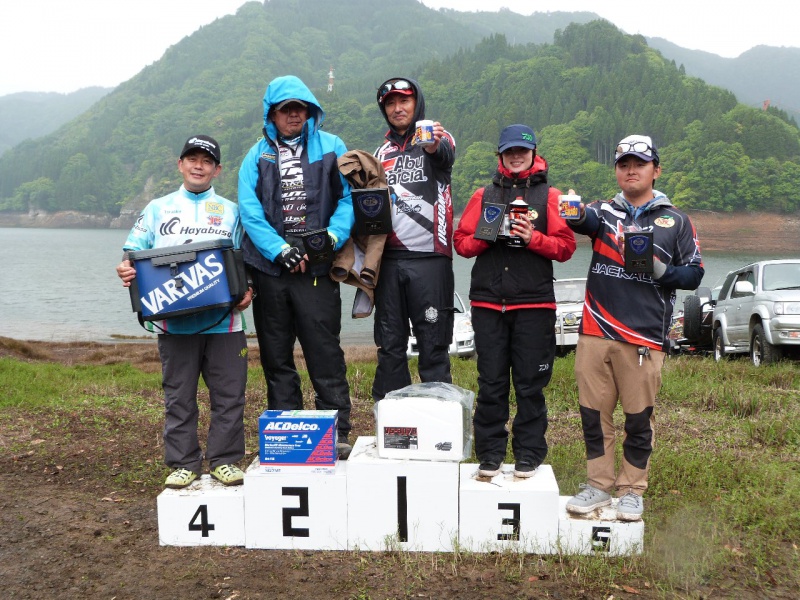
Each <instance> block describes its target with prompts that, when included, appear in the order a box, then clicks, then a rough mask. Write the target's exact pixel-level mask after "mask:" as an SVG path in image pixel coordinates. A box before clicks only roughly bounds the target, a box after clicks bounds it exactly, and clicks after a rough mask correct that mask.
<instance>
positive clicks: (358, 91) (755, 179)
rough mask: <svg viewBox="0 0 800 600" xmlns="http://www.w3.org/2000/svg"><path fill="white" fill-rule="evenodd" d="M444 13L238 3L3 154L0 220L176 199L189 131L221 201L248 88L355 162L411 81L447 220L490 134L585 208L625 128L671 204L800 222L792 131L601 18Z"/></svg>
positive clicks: (407, 3)
mask: <svg viewBox="0 0 800 600" xmlns="http://www.w3.org/2000/svg"><path fill="white" fill-rule="evenodd" d="M451 12H452V11H434V10H431V9H428V8H426V7H424V6H423V5H421V4H419V3H418V2H416V1H415V0H396V1H395V2H393V3H391V4H390V5H388V4H386V3H384V2H380V1H379V0H350V1H349V2H348V4H347V11H343V10H342V9H341V5H340V3H334V2H329V0H271V1H268V2H266V3H264V4H263V5H262V4H260V3H256V2H252V3H248V4H246V5H244V6H243V7H242V8H241V9H240V10H239V11H238V12H237V14H236V15H232V16H228V17H224V18H222V19H219V20H217V21H215V22H213V23H211V24H210V25H207V26H205V27H203V28H201V29H200V30H199V31H197V32H196V33H195V34H194V35H192V36H190V37H188V38H185V39H184V40H182V41H181V42H180V43H178V44H176V45H175V46H173V47H171V48H170V49H169V50H168V51H167V52H166V53H165V55H164V57H163V58H162V59H161V60H160V61H158V62H156V63H154V64H152V65H150V66H148V67H147V68H145V69H144V70H143V71H142V72H141V73H139V74H138V75H137V76H136V77H134V78H132V79H131V80H129V81H127V82H125V83H123V84H122V85H120V86H119V87H117V88H116V89H115V90H114V91H113V92H112V93H110V94H109V95H107V96H105V97H104V98H103V99H102V100H100V102H98V103H97V104H96V105H95V106H94V107H92V109H91V110H89V111H88V112H86V113H85V114H83V115H81V116H80V117H79V118H77V119H76V120H75V121H73V122H72V123H70V124H69V125H67V126H66V127H64V128H62V129H61V130H59V131H58V132H56V133H54V134H53V135H51V136H48V137H47V138H45V139H43V140H37V141H31V142H25V143H23V144H21V145H19V146H17V147H15V148H14V149H12V150H11V151H9V152H7V153H6V154H5V155H4V156H3V157H2V158H0V210H11V211H27V210H31V209H33V210H36V209H44V210H59V209H72V210H80V211H93V212H107V213H111V214H117V213H118V212H119V210H120V208H121V207H122V206H123V205H125V204H126V203H130V202H131V201H132V199H134V198H135V197H139V199H140V201H145V200H147V199H149V198H152V197H155V196H158V195H160V194H163V193H166V192H168V191H171V190H172V189H174V188H175V187H176V186H177V184H178V183H179V181H180V180H179V177H177V173H176V169H175V157H176V153H177V150H178V149H179V148H180V146H181V144H182V143H183V141H184V140H185V139H186V137H187V136H188V135H190V134H191V133H196V132H205V133H208V134H210V135H213V136H214V137H216V138H217V139H218V140H219V141H220V142H221V143H222V146H223V148H222V150H223V159H224V171H223V176H222V177H221V178H220V179H219V180H218V183H217V184H216V187H217V190H218V191H219V192H220V193H222V194H223V195H225V196H227V197H229V198H232V199H235V198H236V181H237V177H236V173H237V170H238V166H239V164H240V163H241V160H242V158H243V156H244V154H245V152H246V151H247V150H248V148H249V147H250V146H251V145H252V144H253V143H254V141H255V140H256V139H257V137H258V136H259V135H260V131H261V127H262V119H263V114H262V104H261V99H262V96H263V93H264V89H265V86H266V84H267V82H268V81H269V80H271V79H272V78H273V77H276V76H278V75H284V74H289V73H291V74H294V75H297V76H299V77H300V78H301V79H303V80H304V81H305V82H306V83H307V84H308V85H309V87H311V88H312V89H313V90H314V92H315V94H316V95H317V97H318V99H319V100H320V102H321V103H322V105H323V107H324V109H325V110H326V113H327V117H326V121H325V129H326V130H327V131H330V132H332V133H335V134H337V135H339V136H341V137H342V139H343V140H344V141H345V142H346V143H347V145H348V147H349V148H361V149H365V150H368V151H372V150H373V149H374V148H375V147H377V146H378V145H379V143H380V141H381V138H382V136H383V133H384V132H385V130H386V125H385V123H384V121H383V119H382V118H381V117H380V113H379V111H378V108H377V106H376V104H375V90H376V87H377V85H378V84H379V83H380V82H382V81H383V80H384V79H386V78H387V77H391V76H409V77H415V78H416V79H418V80H419V81H420V82H421V84H422V86H423V90H424V92H425V95H426V104H427V107H428V116H429V118H434V119H436V120H439V121H441V122H442V123H443V124H444V125H445V127H447V129H448V130H450V131H451V132H452V133H453V134H454V136H455V139H456V141H457V156H458V159H457V162H456V166H455V169H454V201H455V204H456V210H459V208H460V207H463V206H464V204H465V203H466V201H467V200H468V198H469V196H470V194H471V193H472V191H473V190H474V188H475V187H477V186H478V185H483V184H485V183H486V182H487V181H488V177H489V175H490V173H491V172H493V170H494V168H495V166H496V158H495V157H494V150H495V148H496V143H497V137H498V134H499V132H500V130H501V129H502V127H504V126H505V125H508V124H510V123H516V122H524V123H528V124H530V125H531V126H532V127H533V128H534V130H535V131H536V132H537V135H538V137H539V149H540V154H542V155H543V156H545V157H546V158H547V160H548V161H549V163H550V173H551V177H550V179H551V182H552V183H553V184H554V185H556V186H558V187H561V188H562V189H567V188H568V187H573V188H575V189H576V190H578V192H579V193H581V194H582V195H583V196H584V197H586V198H600V197H610V195H611V194H612V193H613V192H614V190H615V182H614V177H613V172H612V169H611V167H610V164H611V162H612V160H613V150H614V145H615V144H616V141H617V140H619V139H620V138H621V137H623V136H624V135H626V134H628V133H632V132H639V133H649V134H650V135H652V136H653V137H654V139H655V140H656V143H657V144H658V145H659V147H660V150H661V155H662V159H663V165H664V176H663V177H662V179H661V180H660V181H659V184H658V187H659V189H661V190H662V191H664V192H666V193H667V194H668V195H669V196H670V197H671V198H672V199H673V201H674V202H675V203H676V204H678V205H680V206H684V207H690V208H692V207H693V208H704V209H712V210H721V211H737V210H774V211H783V212H790V211H796V210H797V209H798V208H800V189H796V188H797V186H796V185H795V182H796V181H797V179H798V176H800V133H799V132H798V129H797V126H796V125H795V124H794V122H793V121H792V120H791V119H789V118H788V116H787V114H786V113H785V112H783V111H780V110H776V109H774V108H770V109H768V110H766V111H762V110H757V109H754V108H751V107H747V106H744V105H741V104H737V101H736V98H735V97H734V95H733V94H732V93H730V92H727V91H724V90H722V89H720V88H717V87H713V86H709V85H707V84H706V83H704V82H703V81H701V80H699V79H696V78H692V77H688V76H687V75H686V74H685V73H684V72H683V69H682V68H681V67H680V66H679V65H677V66H676V63H675V62H674V61H672V60H667V59H665V58H664V57H663V56H662V55H661V54H660V53H658V52H657V51H655V50H653V49H651V48H649V47H648V46H647V43H646V41H645V39H644V38H642V37H641V36H629V35H626V34H623V33H622V32H620V31H619V30H618V29H617V28H615V27H614V26H613V25H611V24H610V23H608V22H606V21H602V20H596V21H592V22H589V23H586V24H570V25H565V26H563V28H560V29H559V30H558V31H557V32H556V35H555V37H554V38H551V39H552V40H553V41H552V43H525V44H521V43H519V41H520V40H519V37H518V36H517V38H516V41H517V43H516V44H514V43H513V40H512V39H510V38H509V36H507V35H492V36H490V37H488V38H485V39H483V40H481V37H482V34H481V33H480V32H479V31H476V30H475V29H473V28H472V27H471V26H470V25H469V24H468V22H466V21H465V20H464V19H463V18H462V17H461V16H458V15H455V16H454V15H453V14H451ZM482 14H483V13H482ZM511 14H513V13H511ZM555 14H556V13H554V15H555ZM503 16H504V15H503V13H502V12H501V13H499V14H498V17H500V18H502V17H503ZM505 16H508V15H505ZM564 18H565V19H567V18H568V17H566V16H565V17H564ZM513 19H515V20H520V21H523V22H524V20H525V19H526V17H519V16H516V17H513ZM289 23H291V27H289V26H287V24H289ZM331 67H333V68H334V69H335V75H336V79H335V86H334V90H333V92H330V93H329V92H327V90H326V88H327V83H328V71H329V69H330V68H331Z"/></svg>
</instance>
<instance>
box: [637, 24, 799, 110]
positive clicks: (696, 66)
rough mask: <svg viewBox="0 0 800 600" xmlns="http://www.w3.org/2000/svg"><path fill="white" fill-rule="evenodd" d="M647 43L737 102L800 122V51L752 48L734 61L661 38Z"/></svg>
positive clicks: (649, 39) (764, 47)
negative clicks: (778, 111) (775, 111)
mask: <svg viewBox="0 0 800 600" xmlns="http://www.w3.org/2000/svg"><path fill="white" fill-rule="evenodd" d="M647 43H648V44H649V45H650V47H652V48H655V49H656V50H658V51H659V52H661V53H662V54H663V55H664V56H666V57H667V58H670V59H672V60H674V61H675V63H676V64H678V65H683V66H684V68H685V70H686V73H687V74H688V75H693V76H694V77H699V78H700V79H702V80H704V81H705V82H706V83H710V84H712V85H718V86H721V87H724V88H725V89H728V90H731V91H732V92H733V93H734V94H736V98H737V99H738V100H739V101H740V102H744V103H745V104H749V105H751V106H757V107H761V106H763V105H764V103H765V102H768V103H769V104H770V105H772V106H776V107H778V108H780V109H782V110H785V111H786V112H787V113H788V114H789V115H790V116H791V117H793V118H794V119H795V121H798V120H800V48H773V47H770V46H756V47H755V48H751V49H750V50H748V51H747V52H744V53H742V55H741V56H738V57H737V58H723V57H721V56H717V55H716V54H711V53H709V52H702V51H700V50H687V49H686V48H681V47H680V46H676V45H675V44H673V43H672V42H669V41H667V40H665V39H661V38H647Z"/></svg>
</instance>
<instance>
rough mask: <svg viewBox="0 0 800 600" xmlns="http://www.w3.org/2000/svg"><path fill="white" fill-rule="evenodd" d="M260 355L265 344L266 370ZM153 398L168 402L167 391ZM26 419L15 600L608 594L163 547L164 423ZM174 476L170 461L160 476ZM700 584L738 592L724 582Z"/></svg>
mask: <svg viewBox="0 0 800 600" xmlns="http://www.w3.org/2000/svg"><path fill="white" fill-rule="evenodd" d="M692 218H693V219H694V221H695V225H696V227H697V229H698V232H699V237H700V240H701V244H702V245H703V248H704V249H708V250H722V249H730V248H732V247H735V248H737V249H740V250H741V251H743V252H745V251H747V250H750V249H756V248H757V249H759V250H767V251H770V252H776V253H777V252H796V251H797V243H798V240H800V219H799V218H797V217H792V218H787V217H772V216H768V215H767V216H759V217H757V218H756V217H754V216H735V217H734V216H728V215H715V214H709V213H693V214H692ZM347 353H348V357H353V356H355V355H356V354H359V355H360V356H361V358H362V359H364V358H365V357H368V356H370V355H371V356H374V349H372V348H361V349H356V348H348V349H347ZM2 356H14V357H16V358H20V359H22V360H26V361H31V362H34V363H37V364H45V363H49V362H57V363H61V364H66V365H81V364H114V363H117V362H130V363H131V364H133V365H134V366H136V367H137V368H140V369H142V370H144V371H147V372H158V371H159V368H160V367H159V362H158V354H157V350H156V347H155V344H154V343H143V344H131V343H125V344H110V345H109V344H95V343H69V344H67V343H64V344H59V343H46V342H18V341H14V340H8V339H3V338H0V357H2ZM257 357H258V353H257V349H252V352H251V357H250V359H251V361H252V363H251V364H252V365H253V366H257V365H258V362H257ZM0 393H2V392H1V391H0ZM147 401H148V402H152V403H153V405H154V407H156V408H157V407H158V406H159V404H160V402H161V399H160V397H153V398H148V399H147ZM248 404H251V405H256V404H257V405H259V406H261V405H262V404H263V398H252V402H251V398H248ZM104 410H105V411H106V412H104ZM253 410H255V409H253ZM356 412H357V413H358V414H357V415H355V419H354V433H355V434H356V435H372V423H371V421H370V419H371V413H370V411H369V410H367V409H366V408H362V409H361V410H359V411H356ZM87 414H88V411H87ZM13 415H14V416H13V419H0V423H2V426H0V468H2V476H0V583H2V590H3V591H2V596H3V597H5V598H30V599H39V598H48V599H55V598H105V599H109V600H111V599H116V600H123V599H137V600H140V599H162V598H164V599H168V598H170V599H171V598H224V599H227V600H234V599H260V598H269V599H270V600H279V599H294V598H303V599H309V600H314V599H317V598H348V599H349V598H356V599H357V598H361V599H367V598H373V599H378V598H465V599H472V598H509V599H510V598H542V597H551V598H563V599H568V598H597V597H604V598H605V597H608V594H607V593H603V594H602V595H599V592H598V590H592V589H591V586H587V585H586V584H585V583H582V582H581V581H580V580H579V578H576V577H572V578H570V577H569V573H566V574H561V575H562V576H561V577H559V576H557V574H555V573H554V572H553V569H552V568H551V567H547V566H543V565H542V564H541V563H539V562H537V559H536V557H530V558H529V559H528V561H527V563H526V565H525V567H524V569H522V576H521V577H518V578H512V577H508V572H509V569H508V568H506V567H504V566H503V565H502V564H501V562H502V561H503V560H504V559H503V557H499V556H491V555H486V556H482V557H471V558H470V559H468V560H461V559H458V558H456V557H453V556H444V557H443V556H437V555H432V556H430V557H423V558H420V559H416V560H410V559H409V558H408V557H407V556H403V555H402V553H400V554H396V553H368V554H364V553H356V552H309V551H276V550H246V549H244V548H178V547H161V546H159V545H158V526H157V516H156V502H155V498H156V496H157V495H158V493H160V492H161V488H160V486H159V483H158V482H155V481H154V480H151V481H131V480H130V478H129V477H126V472H127V471H128V468H129V467H130V466H131V465H141V464H142V463H147V464H153V465H154V469H155V468H156V467H158V468H159V469H160V460H161V453H162V451H163V448H162V446H161V444H160V443H159V440H160V433H161V431H160V429H161V426H160V424H157V423H142V422H140V421H139V420H136V418H135V416H134V415H133V413H130V414H125V412H124V411H115V412H114V413H113V414H109V413H108V412H107V409H99V410H96V411H94V412H93V416H95V417H98V418H103V419H106V420H107V421H108V422H109V423H112V424H113V425H114V427H113V430H111V431H103V430H99V429H98V428H97V427H96V426H93V425H92V423H91V422H87V421H86V415H82V414H75V413H71V414H61V413H59V414H58V415H54V416H53V418H52V420H48V419H47V418H46V417H44V418H43V416H42V415H41V414H33V413H30V414H29V413H25V412H21V411H14V412H13ZM0 417H2V415H0ZM11 448H14V449H16V450H14V451H11V450H10V449H11ZM19 448H24V450H23V451H19ZM251 459H252V457H250V458H248V459H245V460H247V461H248V462H249V460H251ZM158 472H159V473H162V472H161V471H158ZM165 474H166V469H164V470H163V474H160V475H159V477H163V475H165ZM151 479H153V478H151ZM631 585H632V586H634V587H631V588H630V590H622V589H621V590H620V591H619V592H617V596H616V597H633V596H636V597H655V595H656V594H655V592H654V591H653V590H648V589H647V587H646V585H645V584H644V582H631ZM700 594H701V595H700V596H698V597H707V598H708V597H714V598H717V597H732V596H728V595H726V594H725V591H724V590H705V591H701V592H700ZM612 597H614V596H612ZM693 597H695V596H693Z"/></svg>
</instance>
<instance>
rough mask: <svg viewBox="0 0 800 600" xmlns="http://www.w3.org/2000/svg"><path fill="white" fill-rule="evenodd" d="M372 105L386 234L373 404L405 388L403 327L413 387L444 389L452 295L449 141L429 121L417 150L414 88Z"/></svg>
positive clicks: (420, 104) (387, 92) (387, 86)
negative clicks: (427, 135)
mask: <svg viewBox="0 0 800 600" xmlns="http://www.w3.org/2000/svg"><path fill="white" fill-rule="evenodd" d="M377 100H378V106H379V107H380V110H381V113H382V114H383V116H384V118H385V119H386V122H387V123H388V124H389V131H388V132H387V133H386V141H385V142H384V144H383V145H382V146H381V147H380V148H378V149H377V150H376V151H375V156H376V157H377V158H378V160H380V161H381V163H382V164H383V168H384V171H385V172H386V181H387V183H388V184H389V186H390V189H391V191H392V233H391V234H389V235H388V237H387V239H386V245H385V247H384V253H383V257H382V259H381V272H380V277H379V278H378V284H377V287H376V289H375V344H376V345H377V346H378V366H377V369H376V370H375V380H374V382H373V384H372V397H373V398H374V399H375V400H376V401H378V400H381V399H382V398H383V397H384V396H385V395H386V394H387V393H388V392H391V391H393V390H397V389H400V388H402V387H405V386H407V385H410V384H411V375H410V373H409V370H408V360H407V358H406V349H407V346H408V338H409V335H410V331H409V326H408V323H409V320H410V321H411V325H412V326H413V328H414V335H415V336H416V338H417V345H418V347H419V377H420V379H421V380H422V381H423V382H428V381H440V382H444V383H451V381H452V379H451V377H450V355H449V352H448V348H449V346H450V341H451V339H452V337H453V295H454V293H455V284H454V280H453V249H452V235H453V202H452V198H451V195H450V177H451V170H452V168H453V162H454V161H455V141H454V140H453V137H452V136H451V135H450V134H449V133H448V132H447V131H445V129H444V128H443V127H442V125H441V123H439V122H438V121H437V122H434V123H433V135H432V136H431V139H430V140H429V141H428V143H427V144H420V143H418V140H417V139H416V137H415V131H416V122H417V121H419V120H423V119H425V99H424V97H423V96H422V90H421V89H420V87H419V84H417V82H415V81H414V80H412V79H404V78H397V77H394V78H392V79H388V80H387V81H386V82H385V83H383V84H382V85H381V86H380V88H379V89H378V94H377Z"/></svg>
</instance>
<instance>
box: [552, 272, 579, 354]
mask: <svg viewBox="0 0 800 600" xmlns="http://www.w3.org/2000/svg"><path fill="white" fill-rule="evenodd" d="M553 289H554V290H555V293H556V353H558V354H559V355H563V354H566V353H567V352H569V351H570V350H573V349H574V348H575V346H577V345H578V327H579V326H580V324H581V316H582V315H583V301H584V298H585V296H586V278H585V277H582V278H576V279H559V280H557V281H554V282H553Z"/></svg>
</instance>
